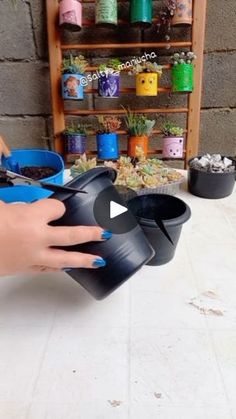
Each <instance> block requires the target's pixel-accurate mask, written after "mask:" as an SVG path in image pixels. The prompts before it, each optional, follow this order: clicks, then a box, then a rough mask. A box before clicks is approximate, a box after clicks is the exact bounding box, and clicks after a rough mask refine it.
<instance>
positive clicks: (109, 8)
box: [95, 0, 118, 26]
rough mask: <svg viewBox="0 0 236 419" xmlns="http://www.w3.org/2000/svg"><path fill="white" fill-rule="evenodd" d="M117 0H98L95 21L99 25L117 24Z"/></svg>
mask: <svg viewBox="0 0 236 419" xmlns="http://www.w3.org/2000/svg"><path fill="white" fill-rule="evenodd" d="M117 7H118V6H117V0H96V3H95V23H96V25H99V26H116V25H117V23H118V18H117Z"/></svg>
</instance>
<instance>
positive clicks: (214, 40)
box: [0, 0, 236, 154]
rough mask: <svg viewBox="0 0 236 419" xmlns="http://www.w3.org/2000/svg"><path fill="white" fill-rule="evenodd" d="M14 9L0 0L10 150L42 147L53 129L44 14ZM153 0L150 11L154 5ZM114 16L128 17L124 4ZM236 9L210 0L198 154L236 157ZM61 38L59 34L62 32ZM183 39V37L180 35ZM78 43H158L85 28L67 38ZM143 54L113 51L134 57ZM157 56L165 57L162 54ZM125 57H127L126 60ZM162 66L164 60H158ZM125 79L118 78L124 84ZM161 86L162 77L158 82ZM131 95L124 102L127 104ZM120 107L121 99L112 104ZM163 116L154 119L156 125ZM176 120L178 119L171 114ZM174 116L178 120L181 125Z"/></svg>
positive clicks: (129, 32) (34, 1)
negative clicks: (143, 41) (213, 153)
mask: <svg viewBox="0 0 236 419" xmlns="http://www.w3.org/2000/svg"><path fill="white" fill-rule="evenodd" d="M17 3H18V5H17V10H16V11H14V10H13V9H12V7H11V6H10V2H9V1H8V0H0V16H1V17H0V132H1V133H3V134H5V136H6V137H7V139H8V141H9V143H10V145H11V146H12V147H21V148H22V147H44V146H46V143H45V140H44V139H43V137H46V136H48V135H49V134H50V132H51V126H52V124H51V103H50V82H49V67H48V52H47V33H46V12H45V1H44V0H30V1H28V0H18V2H17ZM160 4H161V1H160V0H155V1H154V7H155V9H156V10H158V9H159V8H160ZM119 7H120V15H124V16H125V15H126V16H127V14H128V9H127V4H120V6H119ZM85 14H86V16H90V17H91V16H92V15H93V14H94V10H93V6H91V5H89V4H88V5H86V6H85ZM235 33H236V9H235V0H227V1H225V2H224V4H223V6H222V1H221V0H208V11H207V28H206V43H205V67H204V80H203V98H202V112H201V140H200V152H206V151H209V152H214V151H217V152H218V151H219V152H221V153H224V154H236V73H235V68H236V38H235ZM64 36H65V35H64ZM184 36H185V39H187V38H188V37H189V33H188V32H184ZM174 37H175V38H179V39H183V30H182V29H179V30H175V33H174ZM74 39H76V40H77V42H86V41H88V42H98V41H101V42H107V40H108V39H110V40H111V42H112V41H116V42H119V40H120V41H121V42H122V41H124V40H127V39H131V41H139V40H140V39H143V40H146V41H148V40H154V39H158V36H157V35H156V29H155V28H151V29H149V30H147V31H145V32H144V34H143V35H142V34H140V33H139V31H138V30H136V29H131V28H129V27H127V28H126V29H125V30H122V31H118V33H114V32H112V31H109V30H102V29H99V30H93V31H92V30H91V29H89V28H87V29H86V28H85V29H83V31H82V32H81V33H80V34H70V35H69V37H68V36H67V40H74ZM139 53H141V51H137V50H135V51H125V50H124V51H122V50H121V51H119V56H120V57H122V59H124V60H126V57H125V54H129V56H132V54H135V55H136V56H138V55H139ZM157 53H159V54H160V55H165V54H168V52H165V51H164V52H163V50H160V51H159V52H157ZM113 54H114V51H109V50H107V51H106V52H104V51H103V52H102V51H101V52H100V55H99V57H100V58H103V57H105V56H109V55H113ZM89 58H90V60H91V63H97V62H100V60H99V59H98V55H97V53H96V54H94V53H91V54H90V55H89ZM127 58H128V56H127ZM160 60H161V61H165V57H160ZM130 82H131V79H129V80H127V79H125V78H124V84H125V85H127V83H129V84H130ZM162 83H164V80H163V82H162ZM132 99H133V100H136V102H137V103H136V106H137V107H138V106H142V107H143V105H146V104H147V103H148V106H149V107H150V106H151V103H150V102H149V101H150V99H149V101H148V102H147V99H142V103H140V99H139V100H137V98H135V96H134V97H132ZM185 100H186V99H185V98H184V97H181V96H174V97H173V96H172V97H171V98H170V97H169V96H168V95H166V94H162V95H160V96H159V98H158V101H157V102H156V103H155V106H163V105H164V106H165V105H171V106H172V105H173V104H178V105H180V104H183V105H184V104H185ZM129 102H130V97H128V96H127V95H125V96H123V97H122V103H124V104H128V103H129ZM94 105H96V107H100V108H102V107H103V106H106V105H107V103H105V104H104V101H103V100H101V99H99V100H98V99H97V98H96V97H94V98H92V97H90V98H87V100H86V103H83V104H80V105H78V106H86V107H90V108H92V107H93V106H94ZM115 106H117V107H119V106H120V100H117V101H116V105H115V104H114V107H115ZM160 119H161V118H160V117H159V120H160ZM175 119H176V117H175ZM181 120H182V118H181V116H179V117H178V118H177V121H178V122H179V121H181Z"/></svg>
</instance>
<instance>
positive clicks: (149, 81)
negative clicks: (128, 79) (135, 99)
mask: <svg viewBox="0 0 236 419" xmlns="http://www.w3.org/2000/svg"><path fill="white" fill-rule="evenodd" d="M158 82H159V75H158V74H157V73H139V74H137V75H136V96H156V95H157V93H158Z"/></svg>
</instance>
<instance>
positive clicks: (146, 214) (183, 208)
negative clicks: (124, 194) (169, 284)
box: [128, 194, 191, 266]
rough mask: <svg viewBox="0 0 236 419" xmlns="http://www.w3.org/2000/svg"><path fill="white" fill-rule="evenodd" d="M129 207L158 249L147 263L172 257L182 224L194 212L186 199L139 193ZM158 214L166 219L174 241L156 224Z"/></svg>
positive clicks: (154, 247)
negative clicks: (186, 202)
mask: <svg viewBox="0 0 236 419" xmlns="http://www.w3.org/2000/svg"><path fill="white" fill-rule="evenodd" d="M128 208H129V209H130V211H131V212H132V213H133V214H134V215H135V217H136V218H137V220H138V222H139V224H140V226H141V227H142V229H143V231H144V233H145V236H146V237H147V239H148V241H149V243H150V244H151V245H152V247H153V249H154V250H155V256H154V257H153V258H152V259H151V260H150V261H149V262H148V263H147V264H148V265H155V266H159V265H164V264H166V263H168V262H169V261H170V260H171V259H173V257H174V255H175V250H176V246H177V244H178V241H179V237H180V233H181V230H182V225H183V223H185V222H186V221H187V220H188V219H189V218H190V216H191V211H190V208H189V207H188V205H187V204H185V202H184V201H182V200H181V199H179V198H176V197H174V196H171V195H163V194H151V195H141V196H136V197H135V198H133V199H131V200H130V201H129V202H128ZM155 217H158V218H159V219H161V220H162V221H163V224H164V226H165V229H166V231H167V233H168V234H169V236H170V238H171V239H172V242H173V244H172V243H171V242H170V241H169V240H168V238H167V237H166V236H165V234H164V233H163V232H162V231H161V229H160V228H159V227H158V226H157V224H156V222H155Z"/></svg>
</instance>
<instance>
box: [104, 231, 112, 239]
mask: <svg viewBox="0 0 236 419" xmlns="http://www.w3.org/2000/svg"><path fill="white" fill-rule="evenodd" d="M111 237H112V232H111V231H109V230H104V231H103V232H102V239H103V240H109V239H110V238H111Z"/></svg>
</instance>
